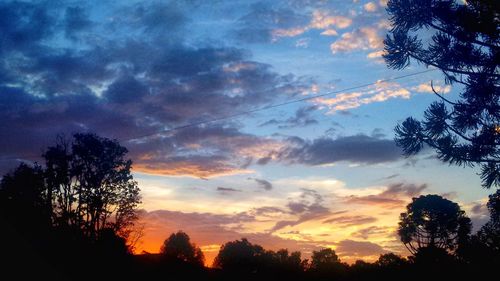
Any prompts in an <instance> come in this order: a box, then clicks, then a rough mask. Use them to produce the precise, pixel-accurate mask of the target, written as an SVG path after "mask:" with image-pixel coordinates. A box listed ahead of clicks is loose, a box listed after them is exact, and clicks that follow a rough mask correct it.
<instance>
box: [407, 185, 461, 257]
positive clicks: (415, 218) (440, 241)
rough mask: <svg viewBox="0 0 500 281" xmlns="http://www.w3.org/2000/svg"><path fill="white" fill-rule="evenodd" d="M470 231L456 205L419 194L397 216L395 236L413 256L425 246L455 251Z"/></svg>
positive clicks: (439, 198) (441, 198)
mask: <svg viewBox="0 0 500 281" xmlns="http://www.w3.org/2000/svg"><path fill="white" fill-rule="evenodd" d="M470 231H471V222H470V219H469V218H468V217H466V215H465V212H464V211H462V210H461V209H460V207H459V206H458V204H457V203H454V202H452V201H450V200H448V199H445V198H443V197H441V196H439V195H422V196H420V197H418V198H413V200H412V202H411V203H410V204H408V206H406V212H404V213H402V214H401V217H400V222H399V229H398V234H399V236H400V237H401V242H403V243H404V245H405V246H406V247H407V249H408V250H409V251H410V252H411V253H413V254H415V253H417V252H418V251H419V250H420V249H422V248H427V247H433V248H439V249H444V250H446V251H455V250H456V249H457V248H458V246H459V243H460V242H461V241H463V240H464V239H467V236H468V235H469V233H470Z"/></svg>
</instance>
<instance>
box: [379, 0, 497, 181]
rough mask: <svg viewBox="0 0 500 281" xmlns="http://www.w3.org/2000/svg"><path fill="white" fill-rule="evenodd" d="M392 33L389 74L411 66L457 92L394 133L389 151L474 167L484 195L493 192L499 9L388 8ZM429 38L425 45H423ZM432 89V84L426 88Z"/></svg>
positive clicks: (443, 4)
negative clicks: (427, 154) (435, 73)
mask: <svg viewBox="0 0 500 281" xmlns="http://www.w3.org/2000/svg"><path fill="white" fill-rule="evenodd" d="M387 5H388V6H387V12H388V13H389V20H390V22H391V24H392V29H391V31H390V33H389V35H388V36H387V38H386V40H385V41H384V42H385V54H384V58H385V61H386V63H387V65H388V66H389V67H390V68H395V69H404V68H406V67H408V66H409V65H410V62H411V61H415V62H417V63H421V64H424V65H425V66H427V67H435V68H438V69H440V70H441V71H442V72H443V74H444V76H445V78H446V82H448V83H451V84H454V85H456V86H457V88H462V92H461V93H460V97H459V98H458V99H456V100H450V99H448V98H446V97H444V96H443V95H442V93H439V92H438V91H437V90H436V89H434V87H433V91H434V93H435V94H436V95H437V96H438V97H439V98H440V99H439V101H436V102H433V103H432V104H431V105H430V106H429V107H428V109H427V110H426V111H425V112H424V119H423V120H422V121H418V120H416V119H414V118H413V117H410V118H408V119H406V120H405V121H404V122H402V123H401V124H399V125H397V127H396V129H395V131H396V139H395V140H396V143H397V144H398V145H399V146H401V147H402V148H403V150H404V153H405V154H406V155H408V156H409V155H412V154H416V153H418V152H419V151H421V150H422V148H423V147H424V145H427V146H430V147H431V148H433V149H434V150H435V151H436V152H437V156H438V158H439V159H441V160H442V161H444V162H448V163H450V164H456V165H463V166H475V165H479V166H480V167H481V179H482V183H483V186H484V187H487V188H490V187H491V186H493V185H494V186H498V185H500V158H499V156H500V151H499V145H500V104H499V100H500V87H499V83H500V81H499V79H500V73H499V63H500V40H499V38H500V20H499V16H498V15H499V12H500V8H499V7H500V5H498V1H496V0H470V1H467V3H466V4H465V3H463V2H462V1H455V0H446V1H442V0H425V1H412V0H390V1H389V2H388V4H387ZM429 36H430V39H428V37H429ZM431 85H432V84H431Z"/></svg>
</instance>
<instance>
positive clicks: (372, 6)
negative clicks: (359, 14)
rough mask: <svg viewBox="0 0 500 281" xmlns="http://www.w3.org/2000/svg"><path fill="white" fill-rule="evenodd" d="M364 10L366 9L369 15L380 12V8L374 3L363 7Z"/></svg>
mask: <svg viewBox="0 0 500 281" xmlns="http://www.w3.org/2000/svg"><path fill="white" fill-rule="evenodd" d="M363 9H365V11H367V12H369V13H373V12H376V11H377V10H378V6H377V4H376V3H374V2H368V3H366V4H364V5H363Z"/></svg>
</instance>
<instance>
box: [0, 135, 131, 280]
mask: <svg viewBox="0 0 500 281" xmlns="http://www.w3.org/2000/svg"><path fill="white" fill-rule="evenodd" d="M126 153H127V150H126V149H125V148H124V147H122V146H120V145H119V144H118V142H116V141H112V140H109V139H105V138H101V137H98V136H96V135H93V134H75V135H74V138H73V141H72V142H71V143H70V142H69V141H66V140H64V139H62V138H59V140H58V142H57V144H56V145H55V146H53V147H49V148H48V149H47V151H46V152H45V153H44V154H43V157H44V159H45V162H46V163H45V167H42V166H40V165H37V164H34V165H28V164H24V163H23V164H21V165H19V167H17V168H16V169H15V170H14V171H12V172H11V173H9V174H6V175H4V176H3V178H2V180H1V183H0V223H1V225H2V231H1V236H0V240H1V241H3V242H4V243H5V244H6V245H7V246H6V247H5V248H4V250H3V251H2V259H1V260H3V261H4V262H3V264H2V268H3V269H5V270H4V272H3V274H7V276H9V274H14V273H15V274H16V275H15V276H18V277H19V278H16V279H24V278H32V277H36V278H37V279H46V278H50V279H61V280H64V279H65V276H73V277H72V279H76V280H79V279H82V280H83V279H89V276H91V275H93V274H99V276H100V277H101V278H104V277H106V278H111V277H123V276H126V275H127V273H128V272H127V270H118V269H117V268H118V267H119V266H120V267H122V266H127V264H130V263H131V262H132V260H131V256H130V251H129V247H128V245H127V243H126V238H127V235H128V234H129V232H130V229H131V226H132V225H133V222H134V219H135V208H136V206H137V204H138V203H139V202H140V201H139V199H140V197H139V189H138V187H137V184H136V183H135V181H133V179H132V175H131V173H130V168H131V161H130V160H125V159H124V157H125V154H126ZM129 268H130V266H129ZM66 280H67V279H66Z"/></svg>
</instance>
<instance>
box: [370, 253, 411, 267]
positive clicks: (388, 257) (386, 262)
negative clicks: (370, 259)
mask: <svg viewBox="0 0 500 281" xmlns="http://www.w3.org/2000/svg"><path fill="white" fill-rule="evenodd" d="M407 263H408V261H407V260H406V259H405V258H403V257H401V256H398V255H396V254H394V253H387V254H382V255H380V257H379V258H378V260H377V261H376V262H375V264H376V265H377V266H379V267H383V268H392V269H394V268H401V267H403V266H405V265H406V264H407Z"/></svg>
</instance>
